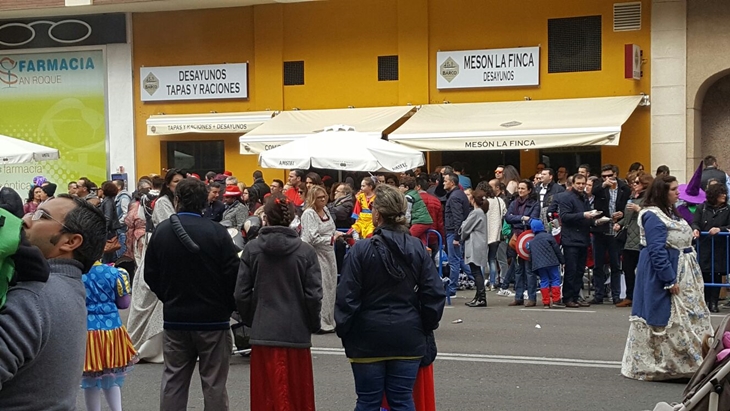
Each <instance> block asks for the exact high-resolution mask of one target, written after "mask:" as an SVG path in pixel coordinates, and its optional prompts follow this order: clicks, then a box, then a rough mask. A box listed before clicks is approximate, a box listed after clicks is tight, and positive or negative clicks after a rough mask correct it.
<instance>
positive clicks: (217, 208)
mask: <svg viewBox="0 0 730 411" xmlns="http://www.w3.org/2000/svg"><path fill="white" fill-rule="evenodd" d="M224 211H226V205H225V204H223V202H222V201H220V200H213V202H212V203H208V206H207V207H205V208H204V209H203V217H205V218H207V219H208V220H211V221H215V222H216V223H220V222H221V220H222V219H223V212H224Z"/></svg>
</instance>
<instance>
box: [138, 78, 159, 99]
mask: <svg viewBox="0 0 730 411" xmlns="http://www.w3.org/2000/svg"><path fill="white" fill-rule="evenodd" d="M142 87H143V88H144V91H146V92H147V93H148V94H149V95H150V96H151V95H153V94H155V92H156V91H157V89H158V88H160V80H159V79H158V78H157V77H155V75H154V74H153V73H150V74H148V75H147V77H145V78H144V81H142Z"/></svg>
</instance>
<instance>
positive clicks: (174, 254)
mask: <svg viewBox="0 0 730 411" xmlns="http://www.w3.org/2000/svg"><path fill="white" fill-rule="evenodd" d="M207 198H208V191H207V189H206V187H205V183H203V182H202V181H200V180H197V179H194V178H186V179H184V180H182V181H180V182H179V183H178V185H177V187H176V188H175V208H176V210H177V211H178V213H177V214H174V215H173V216H171V217H170V218H169V219H167V220H165V221H163V222H162V223H160V225H158V226H157V228H156V229H155V231H154V233H153V234H152V238H151V239H150V242H149V245H148V248H147V254H146V257H145V271H144V276H145V281H146V282H147V284H148V285H149V287H150V289H151V290H152V292H154V293H155V294H156V295H157V298H159V299H160V301H162V304H163V320H164V333H163V354H164V356H165V371H164V373H163V376H162V389H161V391H160V409H162V410H184V409H187V401H188V389H189V386H190V378H191V376H192V373H193V370H194V369H195V362H196V359H198V358H199V359H200V365H199V372H200V378H201V380H203V381H204V382H205V383H204V384H203V398H204V402H205V409H211V410H227V409H228V393H227V391H226V380H227V379H228V361H229V357H230V355H231V350H232V348H233V342H232V339H231V334H230V325H229V320H230V317H231V313H232V312H233V310H234V309H235V302H234V300H233V292H234V289H235V286H236V277H237V276H238V267H239V259H238V255H237V253H236V249H235V247H234V245H233V241H231V237H230V236H229V235H228V231H227V230H226V229H225V228H224V227H223V226H222V225H220V224H217V223H214V222H213V221H210V220H208V219H205V218H202V216H201V210H203V208H205V206H206V204H207Z"/></svg>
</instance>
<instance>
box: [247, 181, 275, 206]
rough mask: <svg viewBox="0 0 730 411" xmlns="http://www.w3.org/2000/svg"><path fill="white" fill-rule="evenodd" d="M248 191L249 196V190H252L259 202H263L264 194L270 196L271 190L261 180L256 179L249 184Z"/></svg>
mask: <svg viewBox="0 0 730 411" xmlns="http://www.w3.org/2000/svg"><path fill="white" fill-rule="evenodd" d="M248 189H249V194H250V190H254V191H255V192H256V193H255V194H256V195H257V196H258V199H259V201H263V199H264V196H265V195H266V194H271V188H269V185H268V184H266V182H265V181H264V179H263V178H257V179H256V180H254V181H253V184H251V187H249V188H248Z"/></svg>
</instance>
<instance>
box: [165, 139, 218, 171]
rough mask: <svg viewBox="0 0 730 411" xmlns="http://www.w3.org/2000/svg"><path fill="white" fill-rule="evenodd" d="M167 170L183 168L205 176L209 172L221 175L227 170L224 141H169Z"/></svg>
mask: <svg viewBox="0 0 730 411" xmlns="http://www.w3.org/2000/svg"><path fill="white" fill-rule="evenodd" d="M166 144H167V168H181V169H183V170H185V171H187V172H189V173H195V174H197V175H199V176H201V177H202V176H204V175H205V173H207V172H208V171H215V172H216V173H221V172H223V170H225V168H226V162H225V147H224V144H223V140H212V141H168V142H167V143H166Z"/></svg>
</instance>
